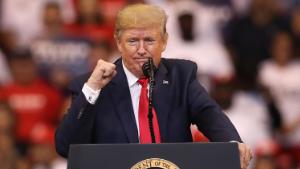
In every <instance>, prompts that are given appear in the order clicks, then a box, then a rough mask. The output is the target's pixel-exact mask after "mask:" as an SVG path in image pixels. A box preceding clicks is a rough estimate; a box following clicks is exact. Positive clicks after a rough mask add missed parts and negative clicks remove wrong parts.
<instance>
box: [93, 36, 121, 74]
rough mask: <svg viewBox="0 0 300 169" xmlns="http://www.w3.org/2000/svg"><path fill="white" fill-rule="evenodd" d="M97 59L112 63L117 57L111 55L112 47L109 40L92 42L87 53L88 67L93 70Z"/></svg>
mask: <svg viewBox="0 0 300 169" xmlns="http://www.w3.org/2000/svg"><path fill="white" fill-rule="evenodd" d="M99 59H102V60H105V61H108V62H111V63H113V62H114V61H115V60H116V59H117V58H116V57H114V55H113V48H112V47H111V44H110V42H109V41H100V42H94V43H92V45H91V50H90V54H89V68H90V70H93V69H94V67H95V66H96V64H97V61H98V60H99Z"/></svg>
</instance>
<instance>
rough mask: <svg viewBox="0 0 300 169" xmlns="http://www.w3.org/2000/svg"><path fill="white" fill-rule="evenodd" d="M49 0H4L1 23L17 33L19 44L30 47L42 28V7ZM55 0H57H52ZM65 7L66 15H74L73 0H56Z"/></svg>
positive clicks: (69, 17)
mask: <svg viewBox="0 0 300 169" xmlns="http://www.w3.org/2000/svg"><path fill="white" fill-rule="evenodd" d="M48 1H49V0H38V1H35V0H31V1H29V0H13V1H11V0H2V1H1V2H2V4H1V15H0V16H1V25H2V26H3V27H4V28H5V29H7V30H12V31H14V32H15V33H16V35H17V38H18V39H17V42H18V46H22V47H28V45H29V44H30V42H31V40H32V39H33V38H34V37H35V36H36V35H37V34H38V33H39V32H40V31H41V30H42V23H41V21H42V19H41V17H42V15H41V13H42V9H43V7H44V4H45V3H47V2H48ZM52 1H55V0H52ZM56 1H57V2H58V3H59V4H61V5H62V6H63V8H64V16H65V18H66V19H68V20H70V19H71V18H72V17H73V16H72V15H74V11H72V10H73V7H72V3H71V0H56Z"/></svg>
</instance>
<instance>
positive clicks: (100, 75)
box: [86, 59, 117, 90]
mask: <svg viewBox="0 0 300 169" xmlns="http://www.w3.org/2000/svg"><path fill="white" fill-rule="evenodd" d="M116 74H117V71H116V65H114V64H113V63H109V62H106V61H104V60H102V59H99V60H98V62H97V65H96V67H95V69H94V71H93V73H92V74H91V76H90V78H89V80H88V81H87V83H86V84H87V85H88V86H89V87H90V88H92V89H93V90H100V89H101V88H103V87H104V86H105V85H106V84H107V83H108V82H110V81H111V79H112V78H113V77H114V76H115V75H116Z"/></svg>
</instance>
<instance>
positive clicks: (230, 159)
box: [68, 142, 240, 169]
mask: <svg viewBox="0 0 300 169" xmlns="http://www.w3.org/2000/svg"><path fill="white" fill-rule="evenodd" d="M223 168H224V169H240V161H239V151H238V145H237V143H231V142H230V143H228V142H226V143H163V144H136V143H134V144H78V145H71V147H70V151H69V158H68V169H223Z"/></svg>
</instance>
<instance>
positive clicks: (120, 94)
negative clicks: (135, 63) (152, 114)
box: [111, 60, 138, 143]
mask: <svg viewBox="0 0 300 169" xmlns="http://www.w3.org/2000/svg"><path fill="white" fill-rule="evenodd" d="M116 66H117V75H116V77H115V78H113V79H112V88H111V97H112V100H113V103H114V105H115V107H116V111H117V113H118V115H119V117H120V119H121V122H122V125H123V127H124V129H125V132H126V134H127V137H128V141H129V142H130V143H136V142H138V131H137V126H136V122H135V117H134V112H133V108H132V102H131V96H130V91H129V87H128V82H127V80H126V75H125V73H124V70H123V66H122V61H121V60H118V61H117V62H116Z"/></svg>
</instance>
